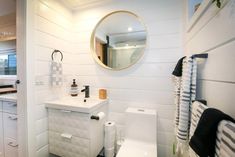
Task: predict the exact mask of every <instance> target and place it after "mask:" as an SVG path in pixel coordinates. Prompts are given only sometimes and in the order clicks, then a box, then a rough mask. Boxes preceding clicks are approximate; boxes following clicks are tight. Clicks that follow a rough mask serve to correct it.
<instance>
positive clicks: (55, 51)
mask: <svg viewBox="0 0 235 157" xmlns="http://www.w3.org/2000/svg"><path fill="white" fill-rule="evenodd" d="M57 52H59V53H60V55H61V59H60V60H61V61H62V60H63V58H64V56H63V53H62V52H61V51H60V50H56V49H55V50H54V51H53V52H52V54H51V59H52V60H53V61H54V53H57Z"/></svg>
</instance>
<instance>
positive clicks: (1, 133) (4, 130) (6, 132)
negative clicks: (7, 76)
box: [0, 94, 18, 157]
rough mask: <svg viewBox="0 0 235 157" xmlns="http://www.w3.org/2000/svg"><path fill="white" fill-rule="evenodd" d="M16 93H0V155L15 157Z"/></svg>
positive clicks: (16, 149)
mask: <svg viewBox="0 0 235 157" xmlns="http://www.w3.org/2000/svg"><path fill="white" fill-rule="evenodd" d="M16 100H17V98H16V94H3V95H0V157H17V156H18V143H17V102H16Z"/></svg>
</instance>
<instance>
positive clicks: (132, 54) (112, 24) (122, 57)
mask: <svg viewBox="0 0 235 157" xmlns="http://www.w3.org/2000/svg"><path fill="white" fill-rule="evenodd" d="M146 37H147V32H146V28H145V26H144V25H143V23H142V22H141V21H140V20H139V18H138V17H137V16H136V15H134V14H133V13H130V12H126V11H118V12H114V13H111V14H109V15H107V16H106V17H105V18H103V19H102V20H101V21H100V22H99V23H98V25H97V26H96V28H95V30H94V32H93V38H94V39H92V40H93V41H92V42H93V44H94V46H93V45H92V46H93V51H95V52H94V53H95V57H97V58H98V61H99V62H101V64H102V65H103V66H105V67H108V68H109V69H114V70H120V69H124V68H127V67H129V66H131V65H132V64H134V63H135V62H137V61H138V60H139V59H140V58H141V56H142V55H143V51H144V49H145V47H146ZM96 60H97V59H96Z"/></svg>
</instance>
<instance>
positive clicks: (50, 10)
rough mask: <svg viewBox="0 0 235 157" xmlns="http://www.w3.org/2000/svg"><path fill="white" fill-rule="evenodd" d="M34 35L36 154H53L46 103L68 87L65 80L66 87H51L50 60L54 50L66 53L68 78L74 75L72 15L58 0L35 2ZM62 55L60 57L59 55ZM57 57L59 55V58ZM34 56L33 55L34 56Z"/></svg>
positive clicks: (46, 155) (64, 62)
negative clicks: (49, 151) (71, 60)
mask: <svg viewBox="0 0 235 157" xmlns="http://www.w3.org/2000/svg"><path fill="white" fill-rule="evenodd" d="M34 7H35V9H34V10H35V12H34V15H32V16H34V19H35V21H34V35H35V44H34V49H35V65H34V66H35V68H34V70H35V76H34V77H35V82H34V84H35V90H36V91H35V98H34V102H35V103H34V105H35V136H36V137H35V139H36V142H35V145H34V146H30V147H33V149H35V155H34V156H35V157H49V153H48V118H47V110H46V108H45V105H44V102H45V101H48V100H53V99H57V98H59V97H60V96H62V95H64V94H65V93H68V92H67V89H68V85H67V84H68V82H67V81H66V80H65V82H64V86H63V87H58V88H57V87H56V88H55V87H51V84H50V69H51V68H50V63H51V53H52V52H53V50H54V49H59V50H61V51H62V52H63V55H64V61H63V66H64V67H63V68H64V69H63V74H64V77H65V79H66V78H67V77H69V76H73V71H72V70H70V69H73V65H72V64H71V63H70V62H69V61H70V60H69V59H68V58H71V59H73V58H76V57H74V55H76V54H73V52H74V51H73V50H74V49H73V45H74V44H73V39H72V38H71V36H72V31H71V30H72V14H71V12H70V11H69V10H68V9H66V7H65V6H63V5H61V4H60V3H58V1H57V0H50V1H49V0H37V1H35V6H34ZM58 57H59V56H58ZM56 58H57V57H56ZM32 59H33V58H32Z"/></svg>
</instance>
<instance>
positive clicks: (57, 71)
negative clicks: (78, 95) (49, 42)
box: [51, 61, 63, 86]
mask: <svg viewBox="0 0 235 157" xmlns="http://www.w3.org/2000/svg"><path fill="white" fill-rule="evenodd" d="M62 84H63V69H62V63H61V62H56V61H52V62H51V85H52V86H61V85H62Z"/></svg>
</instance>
